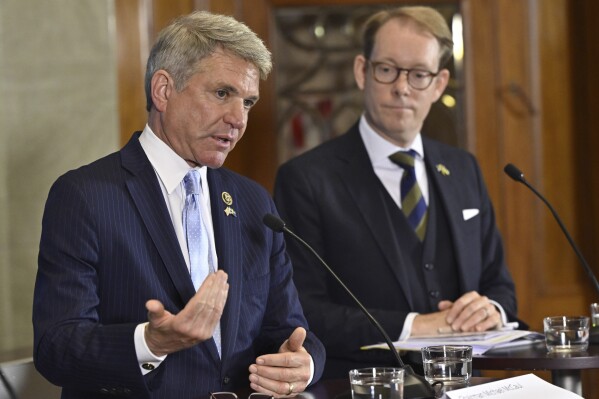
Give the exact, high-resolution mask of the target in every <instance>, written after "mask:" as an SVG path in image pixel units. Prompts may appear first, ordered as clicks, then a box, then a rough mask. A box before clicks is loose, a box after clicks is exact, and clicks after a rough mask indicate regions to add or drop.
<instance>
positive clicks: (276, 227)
mask: <svg viewBox="0 0 599 399" xmlns="http://www.w3.org/2000/svg"><path fill="white" fill-rule="evenodd" d="M262 221H263V222H264V224H265V225H266V227H268V228H269V229H271V230H273V231H275V232H277V233H283V232H284V233H287V234H289V235H290V236H291V237H293V238H294V239H295V240H297V241H298V242H299V243H300V244H302V246H304V247H305V248H306V249H308V251H310V252H311V253H312V254H313V255H314V256H315V257H316V259H318V261H319V262H320V264H321V265H323V266H324V268H325V269H326V270H327V271H328V272H329V274H330V275H331V276H332V277H333V278H334V279H335V280H336V281H337V282H338V283H339V285H341V287H342V288H343V289H344V290H345V292H347V294H348V295H349V296H350V297H351V299H352V300H353V301H354V302H355V303H356V305H358V307H359V308H360V310H361V311H362V313H364V315H365V316H366V317H367V318H368V320H369V321H370V322H371V323H372V324H373V325H374V326H375V327H376V329H377V330H378V331H379V332H380V333H381V335H382V336H383V339H384V340H385V342H386V343H387V346H388V347H389V349H390V350H391V352H392V353H393V355H394V357H395V361H396V362H397V364H398V365H399V367H400V368H402V369H404V398H406V399H433V398H435V390H434V389H433V388H432V386H431V384H429V383H428V381H426V380H425V379H424V377H422V376H420V375H418V374H416V373H415V372H414V370H413V369H412V367H411V366H409V365H406V364H404V362H403V361H402V360H401V357H400V356H399V353H398V352H397V350H396V349H395V346H394V345H393V341H391V338H389V335H388V334H387V332H386V331H385V329H384V328H383V327H382V326H381V324H380V323H379V322H378V321H377V320H376V319H375V318H374V316H373V315H372V314H371V313H370V312H369V311H368V310H367V309H366V308H365V307H364V305H362V303H361V302H360V301H359V300H358V298H356V296H355V295H354V294H353V293H352V292H351V290H350V289H349V288H348V287H347V286H346V285H345V283H343V281H342V280H341V279H340V278H339V277H338V276H337V274H335V272H334V271H333V269H331V267H330V266H329V265H328V264H327V263H326V262H325V261H324V260H323V259H322V258H321V257H320V255H318V253H317V252H316V251H315V250H314V248H312V247H311V246H310V245H309V244H308V243H307V242H306V241H304V240H303V239H302V238H301V237H299V236H298V235H297V234H295V233H294V232H293V231H292V230H290V229H289V228H288V227H287V225H286V224H285V222H284V221H283V220H281V218H279V217H277V216H275V215H273V214H271V213H267V214H266V215H264V218H263V219H262ZM433 385H435V386H437V385H440V387H441V388H442V387H443V385H442V383H435V384H433Z"/></svg>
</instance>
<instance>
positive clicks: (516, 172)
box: [503, 163, 599, 293]
mask: <svg viewBox="0 0 599 399" xmlns="http://www.w3.org/2000/svg"><path fill="white" fill-rule="evenodd" d="M503 171H504V172H505V173H506V174H507V175H508V176H509V177H511V178H512V179H513V180H515V181H517V182H519V183H522V184H524V185H525V186H526V187H528V188H529V189H530V190H531V191H532V192H533V193H535V194H536V196H537V197H539V198H540V199H541V201H543V202H544V203H545V205H547V207H548V208H549V210H550V211H551V213H552V214H553V217H554V218H555V220H557V223H558V224H559V227H561V229H562V231H563V232H564V235H565V236H566V238H567V239H568V242H569V243H570V245H571V246H572V248H573V249H574V252H576V255H577V256H578V259H579V260H580V263H581V264H582V266H583V267H584V270H585V271H586V273H587V274H588V276H589V278H590V279H591V281H592V282H593V284H594V285H595V289H596V290H597V292H598V293H599V282H597V278H596V277H595V275H594V274H593V270H592V269H591V268H590V267H589V264H588V263H587V261H586V260H585V259H584V256H582V253H581V252H580V250H579V249H578V247H577V246H576V243H575V242H574V240H573V239H572V236H571V235H570V233H568V230H567V229H566V226H564V224H563V223H562V220H561V219H560V217H559V215H558V214H557V212H556V211H555V209H553V207H552V206H551V204H550V203H549V201H547V200H546V199H545V197H543V196H542V195H541V193H539V192H538V191H537V190H536V189H535V188H534V187H533V186H531V185H530V184H529V183H528V182H527V181H526V179H525V178H524V173H522V172H521V171H520V169H518V168H517V167H516V166H514V165H512V164H511V163H508V164H507V165H505V168H503Z"/></svg>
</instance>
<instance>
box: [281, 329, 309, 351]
mask: <svg viewBox="0 0 599 399" xmlns="http://www.w3.org/2000/svg"><path fill="white" fill-rule="evenodd" d="M306 335H307V333H306V329H305V328H303V327H298V328H296V329H295V330H294V331H293V333H292V334H291V336H290V337H289V339H288V340H287V341H286V345H285V343H284V344H283V345H281V349H280V350H279V352H287V351H291V352H297V351H299V350H300V349H301V348H302V346H303V345H304V341H305V340H306Z"/></svg>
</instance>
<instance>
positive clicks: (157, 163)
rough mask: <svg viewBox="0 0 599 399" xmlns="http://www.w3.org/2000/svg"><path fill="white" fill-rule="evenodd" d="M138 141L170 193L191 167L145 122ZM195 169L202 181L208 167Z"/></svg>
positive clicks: (204, 179)
mask: <svg viewBox="0 0 599 399" xmlns="http://www.w3.org/2000/svg"><path fill="white" fill-rule="evenodd" d="M139 143H140V144H141V146H142V148H143V150H144V152H145V153H146V155H147V157H148V159H149V160H150V163H151V164H152V166H153V167H154V170H155V171H156V174H157V175H158V177H159V178H160V180H161V181H162V184H164V188H165V189H166V191H167V192H168V193H169V194H172V193H173V191H174V190H175V189H177V187H178V186H179V185H180V184H181V181H182V180H183V178H184V177H185V175H186V174H187V172H188V171H189V170H190V169H192V168H191V167H190V166H189V165H188V164H187V162H185V160H184V159H183V158H181V157H180V156H179V155H178V154H177V153H176V152H175V151H173V149H172V148H171V147H169V146H168V145H167V144H166V143H165V142H164V141H162V140H161V139H159V138H158V137H157V136H156V135H155V134H154V132H153V131H152V129H151V128H150V126H148V125H147V124H146V127H145V128H144V130H143V132H142V134H141V136H140V137H139ZM196 169H198V170H199V171H200V175H201V178H202V181H206V173H207V169H208V168H206V167H204V166H202V167H200V168H196Z"/></svg>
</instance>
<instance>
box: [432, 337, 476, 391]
mask: <svg viewBox="0 0 599 399" xmlns="http://www.w3.org/2000/svg"><path fill="white" fill-rule="evenodd" d="M421 352H422V363H423V366H424V378H426V380H427V381H428V382H429V383H430V384H433V383H434V382H437V381H441V382H443V385H444V386H455V385H467V384H468V382H469V381H470V377H471V376H472V346H470V345H435V346H427V347H424V348H422V349H421Z"/></svg>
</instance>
